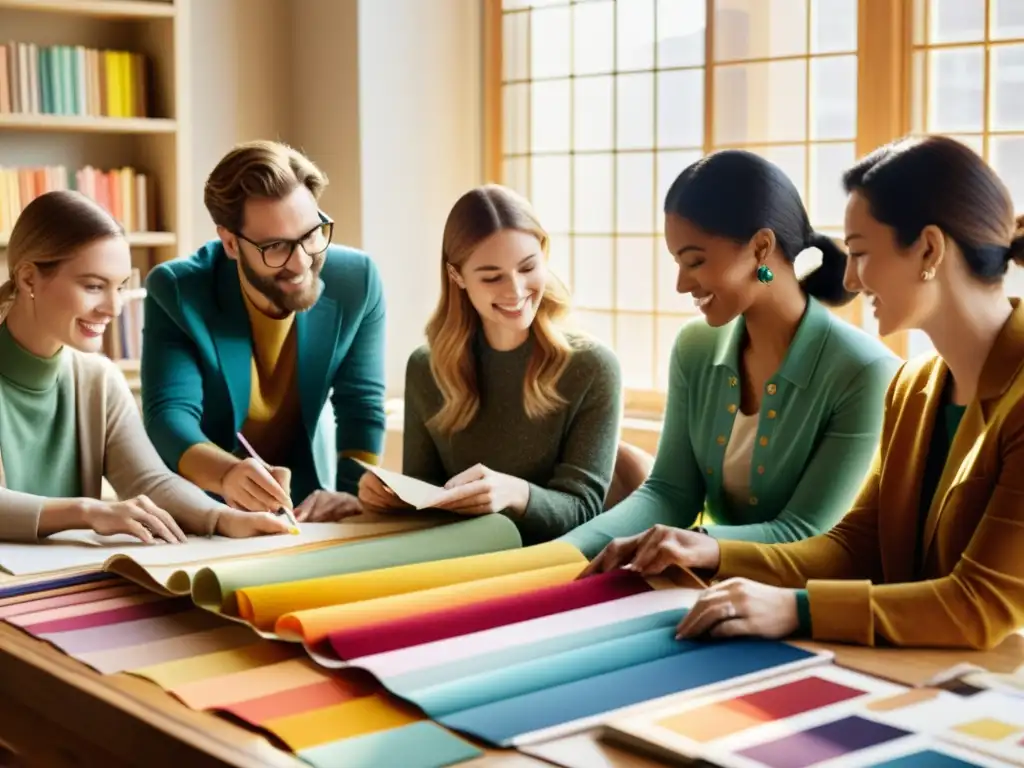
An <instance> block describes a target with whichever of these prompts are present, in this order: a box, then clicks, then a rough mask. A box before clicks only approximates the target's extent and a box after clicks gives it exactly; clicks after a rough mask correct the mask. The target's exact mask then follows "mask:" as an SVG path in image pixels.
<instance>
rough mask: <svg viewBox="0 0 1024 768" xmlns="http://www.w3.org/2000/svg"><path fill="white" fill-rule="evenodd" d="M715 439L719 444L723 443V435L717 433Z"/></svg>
mask: <svg viewBox="0 0 1024 768" xmlns="http://www.w3.org/2000/svg"><path fill="white" fill-rule="evenodd" d="M715 440H716V441H717V442H718V444H719V445H725V435H719V436H718V437H717V438H715Z"/></svg>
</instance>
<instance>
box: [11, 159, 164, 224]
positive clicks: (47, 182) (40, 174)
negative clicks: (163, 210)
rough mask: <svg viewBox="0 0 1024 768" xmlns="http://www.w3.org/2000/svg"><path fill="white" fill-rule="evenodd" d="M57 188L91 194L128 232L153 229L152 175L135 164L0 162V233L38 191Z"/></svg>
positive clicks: (16, 217) (12, 222)
mask: <svg viewBox="0 0 1024 768" xmlns="http://www.w3.org/2000/svg"><path fill="white" fill-rule="evenodd" d="M58 189H76V190H78V191H79V192H81V193H82V194H84V195H86V196H88V197H90V198H92V199H93V200H95V201H96V202H97V203H99V204H100V205H101V206H103V208H105V209H106V210H107V211H108V212H109V213H110V215H111V216H113V217H114V218H115V219H117V220H118V221H119V222H120V223H121V226H123V227H124V229H125V231H126V232H151V231H155V230H156V229H157V227H156V223H155V221H154V200H153V194H152V186H151V183H150V177H149V176H148V175H147V174H145V173H140V172H139V171H137V170H136V169H134V168H131V167H124V168H113V169H110V170H108V171H101V170H99V169H97V168H94V167H92V166H91V165H87V166H85V167H83V168H80V169H78V170H77V171H73V172H72V171H69V170H68V169H67V168H65V167H64V166H62V165H56V166H43V167H36V168H5V167H3V166H0V237H2V236H3V235H4V234H9V233H10V231H11V230H12V229H13V228H14V222H15V221H17V219H18V216H19V215H20V214H21V212H22V211H23V210H24V209H25V206H26V205H28V204H29V203H30V202H32V201H33V200H34V199H35V198H37V197H38V196H39V195H42V194H43V193H45V192H51V191H53V190H58Z"/></svg>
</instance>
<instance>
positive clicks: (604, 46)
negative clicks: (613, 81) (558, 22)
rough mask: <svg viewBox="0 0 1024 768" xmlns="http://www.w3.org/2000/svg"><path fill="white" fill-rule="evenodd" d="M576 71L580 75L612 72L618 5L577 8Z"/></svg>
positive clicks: (608, 3)
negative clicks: (616, 8) (616, 7)
mask: <svg viewBox="0 0 1024 768" xmlns="http://www.w3.org/2000/svg"><path fill="white" fill-rule="evenodd" d="M572 35H573V36H572V52H573V57H572V58H573V69H574V71H575V72H576V74H578V75H584V74H592V73H595V72H611V71H612V68H613V58H612V57H613V55H614V52H615V44H614V40H615V3H614V2H612V1H611V0H601V2H590V3H580V4H579V5H575V6H573V30H572Z"/></svg>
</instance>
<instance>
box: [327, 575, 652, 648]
mask: <svg viewBox="0 0 1024 768" xmlns="http://www.w3.org/2000/svg"><path fill="white" fill-rule="evenodd" d="M650 591H651V587H650V585H649V584H648V583H647V582H646V581H645V580H644V579H643V578H641V577H640V576H639V575H637V574H636V573H634V572H632V571H626V570H621V569H620V570H615V571H609V572H607V573H603V574H600V575H599V576H592V577H590V578H586V579H580V580H579V581H571V582H569V583H568V584H557V585H555V586H552V587H544V588H541V589H537V590H533V591H531V592H526V593H522V594H517V595H510V596H508V597H502V598H496V599H494V600H489V601H487V602H485V603H470V604H468V605H460V606H457V607H455V608H442V609H440V610H437V611H434V612H433V613H431V614H429V615H428V616H423V615H418V616H407V617H402V618H398V619H392V620H390V621H380V622H371V623H367V624H362V625H360V626H358V627H352V628H350V629H346V630H340V631H336V632H331V633H330V634H329V635H328V638H327V639H328V641H329V643H330V651H332V652H333V653H334V654H335V656H336V657H337V658H338V659H358V658H361V657H363V656H370V655H374V654H380V653H387V652H389V651H397V650H401V649H403V648H409V647H412V646H417V645H424V644H427V643H433V642H437V641H439V640H447V639H449V638H453V637H460V636H463V635H470V634H472V633H475V632H481V631H484V630H487V629H494V628H496V627H503V626H508V625H509V624H517V623H519V622H525V621H529V620H531V619H537V618H541V617H544V616H552V615H555V614H561V613H565V612H568V611H573V610H575V609H577V608H584V607H586V606H590V605H597V604H599V603H607V602H610V601H613V600H618V599H620V598H624V597H630V596H632V595H637V594H640V593H643V592H650Z"/></svg>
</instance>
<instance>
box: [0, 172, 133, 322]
mask: <svg viewBox="0 0 1024 768" xmlns="http://www.w3.org/2000/svg"><path fill="white" fill-rule="evenodd" d="M123 236H124V229H123V228H122V227H121V225H120V224H118V223H117V221H116V220H115V219H114V217H113V216H111V215H110V214H109V213H107V211H105V210H104V209H103V208H102V207H100V205H99V204H98V203H96V202H94V201H93V200H91V199H90V198H88V197H86V196H85V195H83V194H81V193H80V192H74V191H70V190H59V191H55V192H46V193H44V194H42V195H40V196H39V197H37V198H35V199H34V200H33V201H32V202H30V203H29V204H28V205H26V206H25V208H24V210H22V212H21V214H20V215H19V216H18V220H17V221H16V222H15V223H14V229H12V230H11V236H10V239H9V240H8V242H7V268H8V270H9V272H10V279H9V280H7V282H5V283H4V284H3V285H0V322H2V321H3V319H4V318H5V317H7V313H8V312H10V309H11V307H12V306H13V305H14V300H15V298H16V297H17V293H18V283H17V277H18V271H19V270H20V269H23V268H24V267H25V266H27V265H29V264H32V265H35V267H36V269H38V270H39V271H40V272H42V273H43V274H47V273H49V272H53V271H55V270H56V269H57V268H58V267H59V266H60V265H61V264H63V263H64V262H66V261H70V260H71V259H72V258H74V257H75V256H76V255H77V253H78V250H79V249H80V248H82V247H83V246H86V245H89V243H92V242H95V241H96V240H103V239H105V238H108V237H123Z"/></svg>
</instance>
